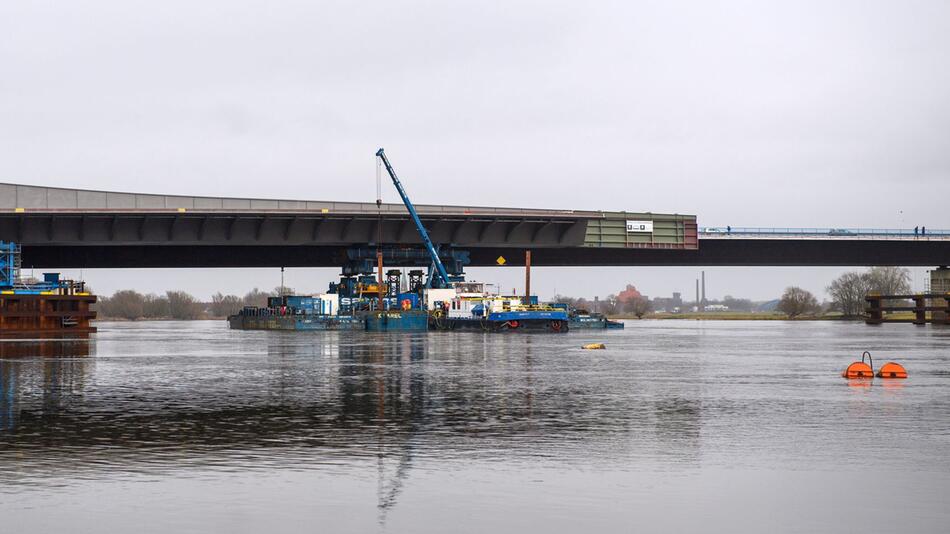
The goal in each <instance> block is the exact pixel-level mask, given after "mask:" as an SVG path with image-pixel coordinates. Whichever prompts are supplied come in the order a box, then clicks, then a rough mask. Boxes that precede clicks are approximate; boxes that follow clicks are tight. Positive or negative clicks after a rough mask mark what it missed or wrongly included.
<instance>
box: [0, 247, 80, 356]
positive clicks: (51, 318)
mask: <svg viewBox="0 0 950 534" xmlns="http://www.w3.org/2000/svg"><path fill="white" fill-rule="evenodd" d="M20 254H21V251H20V247H19V245H17V244H15V243H6V242H3V241H0V339H9V338H18V339H24V338H26V339H49V338H85V337H89V334H92V333H94V332H95V331H96V327H94V326H92V325H91V324H90V322H91V321H92V320H93V319H95V317H96V312H95V311H94V310H92V308H91V307H92V305H93V304H95V302H96V297H95V295H90V294H89V293H88V292H87V291H86V288H85V284H84V283H83V282H76V281H73V280H65V279H61V278H60V275H59V273H43V279H42V280H33V279H29V278H23V277H21V275H20V257H21V256H20Z"/></svg>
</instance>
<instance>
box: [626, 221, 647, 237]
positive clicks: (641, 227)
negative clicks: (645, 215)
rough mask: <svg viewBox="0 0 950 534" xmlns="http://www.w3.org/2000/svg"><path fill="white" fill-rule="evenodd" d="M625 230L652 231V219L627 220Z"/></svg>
mask: <svg viewBox="0 0 950 534" xmlns="http://www.w3.org/2000/svg"><path fill="white" fill-rule="evenodd" d="M627 232H644V233H648V234H652V233H653V221H627Z"/></svg>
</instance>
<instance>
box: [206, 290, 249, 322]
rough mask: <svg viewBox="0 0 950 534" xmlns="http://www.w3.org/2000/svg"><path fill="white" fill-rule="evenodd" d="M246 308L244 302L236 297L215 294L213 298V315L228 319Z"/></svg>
mask: <svg viewBox="0 0 950 534" xmlns="http://www.w3.org/2000/svg"><path fill="white" fill-rule="evenodd" d="M242 306H244V301H243V300H241V297H238V296H236V295H222V294H221V293H215V294H214V295H212V296H211V315H214V316H215V317H227V316H229V315H234V314H235V313H237V312H238V311H240V310H241V307H242Z"/></svg>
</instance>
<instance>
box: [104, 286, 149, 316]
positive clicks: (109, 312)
mask: <svg viewBox="0 0 950 534" xmlns="http://www.w3.org/2000/svg"><path fill="white" fill-rule="evenodd" d="M144 302H145V297H143V296H142V294H141V293H138V292H136V291H132V290H131V289H124V290H122V291H116V292H115V294H113V295H112V296H111V297H109V298H104V299H102V300H101V301H100V303H99V312H100V313H101V314H102V315H103V316H104V317H117V318H120V319H128V320H130V321H134V320H136V319H141V318H142V316H143V315H144V313H143V309H142V308H143V304H144Z"/></svg>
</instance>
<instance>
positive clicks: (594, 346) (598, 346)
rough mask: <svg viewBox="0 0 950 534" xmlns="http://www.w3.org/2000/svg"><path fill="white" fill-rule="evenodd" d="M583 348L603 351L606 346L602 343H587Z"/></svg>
mask: <svg viewBox="0 0 950 534" xmlns="http://www.w3.org/2000/svg"><path fill="white" fill-rule="evenodd" d="M583 348H585V349H588V350H598V349H599V350H603V349H606V348H607V346H606V345H604V344H603V343H588V344H586V345H584V347H583Z"/></svg>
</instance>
